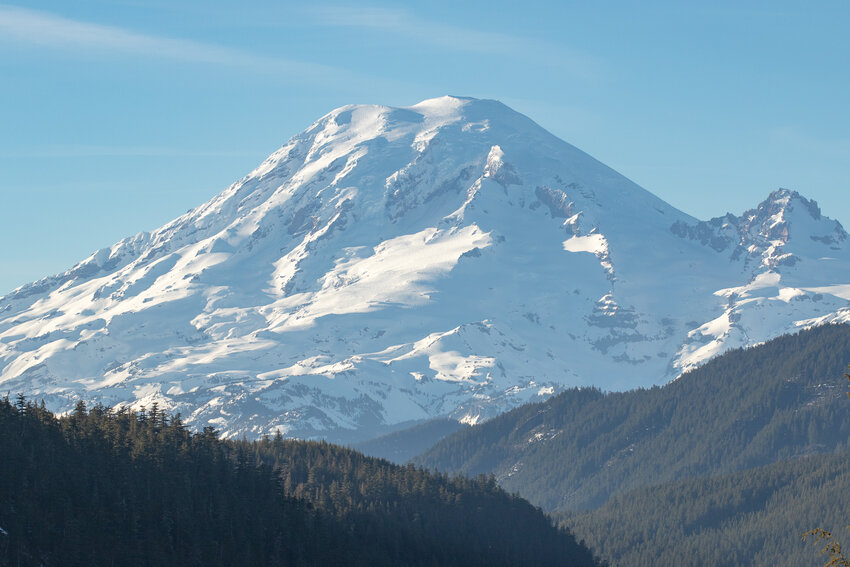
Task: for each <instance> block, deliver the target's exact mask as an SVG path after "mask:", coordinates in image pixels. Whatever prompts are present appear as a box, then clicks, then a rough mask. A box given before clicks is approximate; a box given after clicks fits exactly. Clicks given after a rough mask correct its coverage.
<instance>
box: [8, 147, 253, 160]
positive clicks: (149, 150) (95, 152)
mask: <svg viewBox="0 0 850 567" xmlns="http://www.w3.org/2000/svg"><path fill="white" fill-rule="evenodd" d="M262 156H263V150H260V149H257V150H255V151H249V150H244V149H239V150H226V149H225V150H215V149H211V150H203V149H201V150H197V149H187V148H174V147H167V146H92V145H74V146H45V147H43V148H25V149H18V150H7V151H2V150H0V159H44V158H78V157H116V158H125V157H127V158H135V157H139V158H151V157H152V158H159V157H161V158H184V157H185V158H193V157H202V158H205V157H254V158H256V157H262Z"/></svg>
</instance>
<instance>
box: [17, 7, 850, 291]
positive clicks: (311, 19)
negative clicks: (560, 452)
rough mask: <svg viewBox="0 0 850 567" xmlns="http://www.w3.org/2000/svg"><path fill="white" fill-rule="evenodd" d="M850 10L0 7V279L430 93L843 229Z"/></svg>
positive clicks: (642, 169)
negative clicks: (486, 102) (348, 107)
mask: <svg viewBox="0 0 850 567" xmlns="http://www.w3.org/2000/svg"><path fill="white" fill-rule="evenodd" d="M848 23H850V3H848V2H815V3H808V4H805V5H804V4H803V3H802V2H782V1H772V2H746V3H744V2H726V1H715V2H681V1H676V2H652V1H649V0H647V1H643V2H614V1H608V2H605V1H603V2H569V1H562V2H533V1H526V2H493V1H490V2H477V1H471V2H457V1H454V2H441V1H430V2H410V3H405V4H401V3H391V2H358V3H353V4H345V3H331V4H327V3H321V2H244V3H241V4H239V5H237V4H236V3H235V2H230V1H218V0H204V1H195V0H185V1H180V0H169V1H160V0H138V1H135V0H124V1H121V0H110V1H106V0H75V2H73V3H70V2H67V1H61V2H51V1H39V0H29V1H28V2H26V4H22V3H21V4H0V87H2V88H0V239H2V243H3V244H2V246H0V294H3V293H6V292H8V291H10V290H11V289H12V288H14V287H16V286H18V285H21V284H23V283H26V282H28V281H32V280H35V279H38V278H39V277H42V276H45V275H50V274H52V273H56V272H59V271H62V270H64V269H66V268H68V267H70V266H71V265H72V264H74V263H75V262H77V261H79V260H81V259H82V258H84V257H86V256H87V255H88V254H89V253H91V252H92V251H93V250H95V249H97V248H101V247H104V246H108V245H111V244H112V243H114V242H115V241H117V240H119V239H120V238H122V237H124V236H128V235H131V234H134V233H136V232H139V231H142V230H151V229H154V228H156V227H158V226H160V225H162V224H164V223H165V222H167V221H169V220H171V219H172V218H174V217H176V216H178V215H179V214H181V213H183V212H185V211H186V210H187V209H189V208H191V207H194V206H196V205H199V204H200V203H202V202H204V201H205V200H207V199H209V198H210V197H212V196H213V195H214V194H216V193H218V192H219V191H220V190H222V189H223V188H224V187H226V186H227V185H228V184H230V183H231V182H233V181H235V180H236V179H238V178H239V177H241V176H242V175H244V174H245V173H247V172H248V171H250V170H251V169H253V167H254V166H256V165H257V164H259V163H260V162H261V161H262V160H263V159H264V158H265V157H266V156H267V155H268V154H270V153H271V152H272V151H274V150H275V149H276V148H277V147H279V146H280V145H282V144H283V143H284V142H285V141H286V140H287V139H288V138H289V137H290V136H292V135H293V134H296V133H297V132H299V131H301V130H302V129H304V128H305V127H307V126H308V125H309V124H310V123H311V122H313V121H314V120H315V119H316V118H318V117H319V116H321V115H323V114H325V113H326V112H328V111H330V110H331V109H333V108H335V107H337V106H341V105H343V104H350V103H376V104H388V105H396V106H406V105H410V104H414V103H416V102H418V101H420V100H422V99H425V98H430V97H434V96H440V95H443V94H457V95H466V96H475V97H482V98H495V99H499V100H501V101H503V102H505V103H506V104H508V105H510V106H512V107H513V108H515V109H516V110H519V111H520V112H523V113H525V114H527V115H529V116H530V117H532V118H533V119H535V120H536V121H537V122H538V123H540V124H541V125H543V126H544V127H546V128H547V129H549V130H550V131H552V132H553V133H555V134H556V135H558V136H560V137H562V138H564V139H565V140H567V141H568V142H570V143H572V144H574V145H576V146H578V147H579V148H581V149H583V150H584V151H586V152H588V153H589V154H591V155H593V156H594V157H596V158H597V159H599V160H601V161H603V162H604V163H606V164H608V165H609V166H611V167H613V168H614V169H616V170H618V171H620V172H621V173H623V174H624V175H626V176H628V177H630V178H631V179H633V180H634V181H636V182H637V183H639V184H641V185H642V186H644V187H645V188H647V189H648V190H650V191H652V192H653V193H655V194H657V195H658V196H660V197H661V198H663V199H665V200H666V201H668V202H670V203H671V204H673V205H674V206H676V207H678V208H680V209H682V210H684V211H686V212H688V213H690V214H692V215H694V216H697V217H700V218H709V217H712V216H717V215H721V214H723V213H725V212H727V211H731V212H734V213H741V212H742V211H744V210H745V209H747V208H751V207H753V206H755V205H756V204H757V203H758V202H760V201H761V200H763V199H764V197H765V196H766V195H767V194H768V193H769V192H770V191H771V190H773V189H775V188H777V187H780V186H782V187H790V188H793V189H797V190H798V191H800V192H801V193H803V194H804V195H806V196H808V197H809V198H814V199H816V200H817V201H818V203H819V204H820V205H821V208H822V209H823V211H824V213H825V214H827V215H828V216H831V217H833V218H837V219H838V220H840V221H842V222H843V223H844V224H845V226H847V225H850V199H848V195H850V111H848V109H847V104H848V102H847V101H848V100H850V73H848V69H850V41H848V40H847V26H848ZM848 228H850V227H848Z"/></svg>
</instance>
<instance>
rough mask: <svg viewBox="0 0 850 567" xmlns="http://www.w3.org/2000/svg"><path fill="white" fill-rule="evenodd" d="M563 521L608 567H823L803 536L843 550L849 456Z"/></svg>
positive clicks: (704, 481) (700, 483)
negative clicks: (815, 533) (839, 544)
mask: <svg viewBox="0 0 850 567" xmlns="http://www.w3.org/2000/svg"><path fill="white" fill-rule="evenodd" d="M563 518H564V520H565V521H566V523H567V524H569V525H570V526H571V527H573V529H574V530H575V533H576V534H577V537H581V538H583V539H584V540H585V541H586V542H587V543H588V545H590V546H591V548H592V549H593V550H594V551H595V552H597V553H599V554H600V555H601V556H602V557H603V558H605V559H608V560H610V561H611V563H612V564H613V565H628V566H629V567H679V566H681V565H689V566H694V567H696V566H705V567H739V566H753V567H756V566H759V567H760V566H763V565H770V566H772V567H800V566H801V565H822V564H823V563H825V561H826V560H825V559H824V560H818V553H819V551H820V548H821V547H822V545H815V544H814V543H813V540H810V541H808V542H803V541H802V540H801V537H800V536H801V535H802V534H803V533H804V532H807V531H808V530H810V529H812V528H815V527H821V528H824V529H827V530H829V531H832V532H833V533H834V534H835V536H836V537H837V538H838V540H839V541H843V542H845V543H848V542H850V531H848V530H846V529H845V526H846V525H847V524H848V523H850V453H842V454H840V455H818V456H813V457H805V458H801V459H793V460H787V461H782V462H779V463H774V464H772V465H768V466H766V467H759V468H756V469H751V470H747V471H743V472H738V473H734V474H731V475H723V476H716V477H711V478H700V479H691V480H686V481H682V482H676V483H668V484H664V485H661V486H657V487H652V488H639V489H637V490H633V491H631V492H628V493H627V494H624V495H623V496H617V497H615V498H613V499H611V501H609V502H608V503H607V504H605V505H604V506H603V507H602V508H599V509H598V510H594V511H591V512H584V513H574V514H565V515H564V516H563Z"/></svg>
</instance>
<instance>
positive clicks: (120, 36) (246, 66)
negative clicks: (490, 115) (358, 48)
mask: <svg viewBox="0 0 850 567" xmlns="http://www.w3.org/2000/svg"><path fill="white" fill-rule="evenodd" d="M0 43H12V44H15V45H18V46H36V47H44V48H50V49H62V50H73V51H75V52H81V53H88V54H95V55H105V56H113V55H116V54H118V55H138V56H144V57H152V58H159V59H166V60H171V61H181V62H187V63H200V64H207V65H215V66H226V67H232V68H237V69H242V70H247V71H251V72H259V73H268V74H281V73H282V74H293V75H298V76H299V78H306V79H312V80H314V81H318V82H329V81H330V77H331V76H337V77H339V76H340V75H348V76H349V77H351V76H352V74H351V73H350V72H348V71H345V70H342V69H338V68H335V67H331V66H327V65H321V64H318V63H311V62H304V61H298V60H293V59H285V58H279V57H265V56H260V55H256V54H253V53H249V52H246V51H241V50H238V49H233V48H229V47H223V46H219V45H214V44H210V43H204V42H198V41H192V40H186V39H175V38H169V37H162V36H156V35H148V34H143V33H138V32H135V31H132V30H128V29H125V28H121V27H116V26H107V25H101V24H94V23H90V22H83V21H79V20H72V19H69V18H64V17H61V16H57V15H54V14H50V13H46V12H40V11H36V10H30V9H26V8H20V7H17V6H10V5H0Z"/></svg>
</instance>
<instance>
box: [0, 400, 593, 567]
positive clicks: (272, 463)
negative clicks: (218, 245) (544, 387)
mask: <svg viewBox="0 0 850 567" xmlns="http://www.w3.org/2000/svg"><path fill="white" fill-rule="evenodd" d="M0 455H2V459H0V529H2V531H0V564H3V565H16V566H18V565H20V566H24V565H43V566H45V567H50V566H54V565H55V566H59V565H63V566H64V565H87V566H99V565H104V566H106V565H110V566H111V565H121V566H135V565H204V566H211V565H252V566H264V565H299V566H300V565H363V566H370V567H371V566H376V565H393V566H396V565H422V566H425V565H428V566H431V565H457V566H462V565H464V566H465V565H480V566H482V567H483V566H490V565H506V566H507V565H575V566H591V565H594V561H593V558H592V557H591V555H590V553H589V552H588V551H587V549H586V548H584V547H583V546H581V545H579V544H578V543H577V542H576V541H575V539H574V538H573V536H572V535H570V534H569V532H567V531H566V530H564V529H558V528H556V527H554V526H553V524H552V523H551V521H550V520H549V519H548V518H547V517H546V516H544V515H543V513H542V512H541V511H540V510H538V509H536V508H534V507H532V506H531V505H529V504H528V503H527V502H526V501H524V500H522V499H521V498H519V497H517V496H511V495H509V494H507V493H505V492H504V491H503V490H501V489H500V488H498V487H497V486H496V485H495V482H494V481H493V480H492V479H488V478H478V479H467V478H465V477H451V478H450V477H448V476H446V475H436V474H431V473H429V472H427V471H425V470H422V469H419V468H415V467H413V466H408V467H401V466H397V465H393V464H391V463H389V462H387V461H383V460H378V459H372V458H368V457H364V456H363V455H361V454H359V453H356V452H354V451H351V450H348V449H343V448H340V447H335V446H332V445H329V444H326V443H315V442H300V441H286V440H284V439H282V438H280V437H278V438H275V439H263V440H261V441H257V442H247V441H241V442H229V441H223V440H220V439H219V438H218V435H217V433H216V431H214V430H213V429H212V428H206V429H204V430H203V431H202V432H198V433H193V432H190V431H188V430H187V429H186V428H185V427H184V426H183V424H182V422H181V420H180V418H179V417H173V418H172V417H169V416H167V415H165V414H164V413H163V412H161V411H159V410H158V408H157V407H155V406H154V407H151V408H150V409H149V410H147V411H141V412H138V413H135V412H132V411H127V410H125V409H122V410H118V411H113V410H111V409H108V408H104V407H101V406H95V407H92V408H91V409H88V408H86V406H85V404H83V403H82V402H81V403H80V404H78V405H77V408H76V409H75V410H74V411H73V412H72V413H71V414H69V415H67V416H65V417H62V418H60V419H57V418H56V417H55V416H54V415H53V414H51V413H50V412H49V411H47V410H46V409H45V408H44V407H43V404H42V405H36V404H35V403H33V402H29V401H27V400H26V399H24V398H23V397H19V398H18V399H17V400H16V402H14V403H13V402H10V401H9V400H8V399H6V400H2V401H0Z"/></svg>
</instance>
